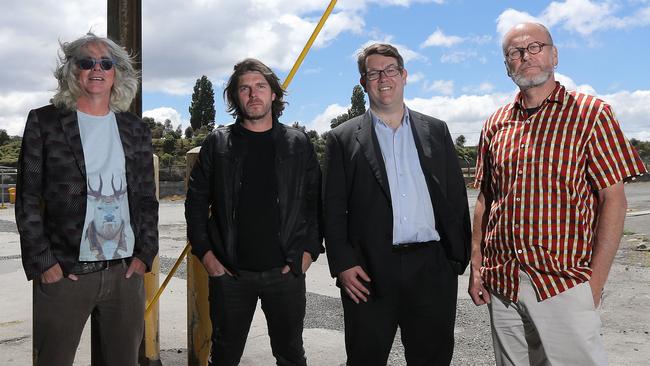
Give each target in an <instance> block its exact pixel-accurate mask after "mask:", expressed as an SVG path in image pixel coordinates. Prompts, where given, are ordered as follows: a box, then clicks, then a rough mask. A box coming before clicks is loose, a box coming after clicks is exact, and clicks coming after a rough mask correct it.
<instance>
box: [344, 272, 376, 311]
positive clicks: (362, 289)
mask: <svg viewBox="0 0 650 366" xmlns="http://www.w3.org/2000/svg"><path fill="white" fill-rule="evenodd" d="M358 277H361V279H362V280H363V281H366V282H370V277H368V274H366V272H365V271H364V270H363V269H362V268H361V266H354V267H352V268H350V269H346V270H345V271H343V272H341V273H339V275H338V278H339V281H341V285H343V288H344V289H345V292H346V293H347V294H348V296H350V299H352V301H354V302H355V303H357V304H358V303H359V300H361V301H363V302H367V301H368V296H369V295H370V291H369V290H368V289H367V288H366V286H364V285H363V283H361V281H359V278H358Z"/></svg>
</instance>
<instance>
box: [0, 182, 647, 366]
mask: <svg viewBox="0 0 650 366" xmlns="http://www.w3.org/2000/svg"><path fill="white" fill-rule="evenodd" d="M626 192H627V196H628V204H629V212H628V217H627V219H626V222H625V234H626V235H625V236H624V239H623V241H622V243H621V249H620V250H619V253H618V254H617V257H616V260H615V263H614V266H613V268H612V273H611V275H610V281H609V284H608V287H607V292H606V296H605V301H604V304H603V307H602V310H601V314H602V319H603V338H604V341H605V344H606V347H607V350H608V353H609V358H610V363H611V364H612V365H643V364H647V362H648V359H650V349H649V347H648V344H650V336H649V335H648V331H649V330H650V305H648V304H649V303H650V286H648V282H649V280H650V252H649V251H647V250H646V249H645V248H647V247H650V240H649V238H650V183H647V182H646V183H635V184H631V185H627V186H626ZM475 199H476V191H470V198H469V202H470V205H473V203H474V200H475ZM184 245H185V224H184V218H183V205H182V201H170V200H163V201H162V202H161V207H160V248H161V249H160V257H161V268H162V272H163V273H165V274H166V273H167V272H168V271H169V269H170V268H171V266H172V264H173V263H174V261H175V259H176V257H177V256H178V255H179V254H180V253H181V251H182V249H183V247H184ZM19 247H20V245H19V241H18V233H17V231H16V227H15V220H14V215H13V206H12V205H9V209H5V210H2V209H0V365H29V364H30V359H31V346H32V345H31V284H30V283H28V282H27V281H26V280H25V275H24V273H23V271H22V267H21V264H20V249H19ZM161 281H162V278H161ZM467 282H468V278H467V276H462V277H461V278H460V279H459V291H458V293H459V296H458V316H457V321H456V331H455V333H456V350H455V354H454V360H453V363H452V364H453V365H492V364H494V358H493V355H492V342H491V338H490V331H489V329H490V323H489V317H488V315H487V308H486V307H476V306H474V305H473V303H472V302H471V300H470V299H469V297H468V296H467V293H466V291H467ZM186 286H187V284H186V281H185V268H184V266H181V267H180V270H179V272H178V273H177V274H176V275H175V277H174V278H173V279H172V281H171V282H170V284H169V286H168V288H167V290H166V292H165V293H164V294H163V296H162V297H161V300H160V301H161V303H160V319H161V320H160V344H161V360H162V363H163V365H174V366H176V365H186V364H187V361H186V360H187V349H186V347H187V346H186V344H187V343H186V339H187V330H186V319H187V313H186V312H187V309H186ZM307 291H308V293H307V317H306V319H305V331H304V339H305V349H306V353H307V358H308V362H309V364H310V365H323V366H325V365H327V366H330V365H342V364H344V363H345V348H344V341H343V314H342V308H341V305H340V298H339V297H340V293H339V291H338V289H337V288H336V287H335V286H334V282H333V280H332V279H331V277H330V276H329V271H328V268H327V258H326V257H325V256H322V257H321V258H320V259H319V260H318V261H317V262H316V263H314V264H313V265H312V267H311V268H310V270H309V273H308V276H307ZM258 310H259V309H258ZM89 364H90V341H89V331H88V329H86V332H85V333H84V336H83V337H82V342H81V344H80V346H79V350H78V352H77V358H76V360H75V365H89ZM273 364H275V362H274V360H273V357H272V356H271V350H270V346H269V339H268V336H267V335H266V326H265V321H264V317H263V314H262V312H261V311H257V312H256V314H255V317H254V320H253V325H252V327H251V331H250V333H249V339H248V342H247V345H246V350H245V352H244V357H243V358H242V362H241V365H273ZM405 364H406V363H405V362H404V356H403V347H402V346H401V342H400V341H399V334H398V335H397V336H396V340H395V344H394V347H393V351H392V353H391V356H390V359H389V365H405Z"/></svg>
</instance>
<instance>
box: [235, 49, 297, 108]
mask: <svg viewBox="0 0 650 366" xmlns="http://www.w3.org/2000/svg"><path fill="white" fill-rule="evenodd" d="M233 70H234V72H233V73H232V75H230V79H228V82H227V83H226V87H225V89H224V90H223V99H224V100H225V102H226V106H227V109H226V110H227V111H228V113H230V114H231V115H232V116H233V117H235V118H237V117H242V116H243V115H244V111H243V109H242V107H241V106H240V105H239V92H238V90H237V89H238V87H239V77H240V76H242V75H243V74H245V73H247V72H252V71H257V72H259V73H260V74H262V75H264V78H265V79H266V82H268V83H269V85H270V86H271V90H272V91H273V93H275V100H274V101H273V103H272V104H271V113H272V114H273V118H274V119H276V118H278V117H280V116H281V115H282V111H283V110H284V105H285V104H287V102H285V101H284V100H283V97H284V96H285V95H286V94H287V92H286V91H285V90H284V89H282V85H280V79H278V76H277V75H275V73H274V72H273V71H272V70H271V69H270V68H269V67H268V66H266V65H264V64H263V63H262V62H261V61H259V60H256V59H254V58H247V59H245V60H243V61H240V62H238V63H237V64H235V67H233Z"/></svg>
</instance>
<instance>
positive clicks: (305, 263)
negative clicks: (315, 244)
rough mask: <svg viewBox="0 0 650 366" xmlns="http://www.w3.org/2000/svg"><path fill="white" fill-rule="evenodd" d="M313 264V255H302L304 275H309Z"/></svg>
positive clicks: (305, 253)
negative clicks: (308, 272) (308, 271)
mask: <svg viewBox="0 0 650 366" xmlns="http://www.w3.org/2000/svg"><path fill="white" fill-rule="evenodd" d="M312 262H313V260H312V259H311V254H309V252H304V253H302V273H307V270H308V269H309V267H310V266H311V264H312Z"/></svg>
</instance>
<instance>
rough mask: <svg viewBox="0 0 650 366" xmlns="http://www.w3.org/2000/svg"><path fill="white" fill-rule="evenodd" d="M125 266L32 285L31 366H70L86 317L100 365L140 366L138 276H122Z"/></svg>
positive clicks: (140, 281)
mask: <svg viewBox="0 0 650 366" xmlns="http://www.w3.org/2000/svg"><path fill="white" fill-rule="evenodd" d="M126 269H127V267H126V264H125V263H122V262H120V263H118V264H117V265H115V266H113V267H109V268H107V269H105V270H102V271H98V272H94V273H89V274H84V275H78V277H79V280H77V281H72V280H70V279H67V278H63V279H61V280H60V281H58V282H56V283H52V284H44V283H41V282H40V281H39V280H38V279H37V280H35V281H34V293H33V296H34V340H33V341H34V347H33V351H34V354H33V358H34V365H38V366H40V365H48V366H59V365H61V366H69V365H72V363H73V361H74V357H75V352H76V350H77V346H78V345H79V340H80V338H81V333H82V331H83V328H84V325H85V324H86V321H87V320H88V317H89V316H92V319H93V323H94V324H96V325H99V329H98V330H97V331H98V332H99V336H100V338H101V354H102V358H103V360H104V365H107V366H110V365H116V366H117V365H120V366H130V365H137V364H138V350H139V347H140V343H141V341H142V335H143V330H144V284H143V278H142V276H140V275H138V274H133V276H131V278H129V279H126V278H125V277H124V275H125V273H126Z"/></svg>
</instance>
